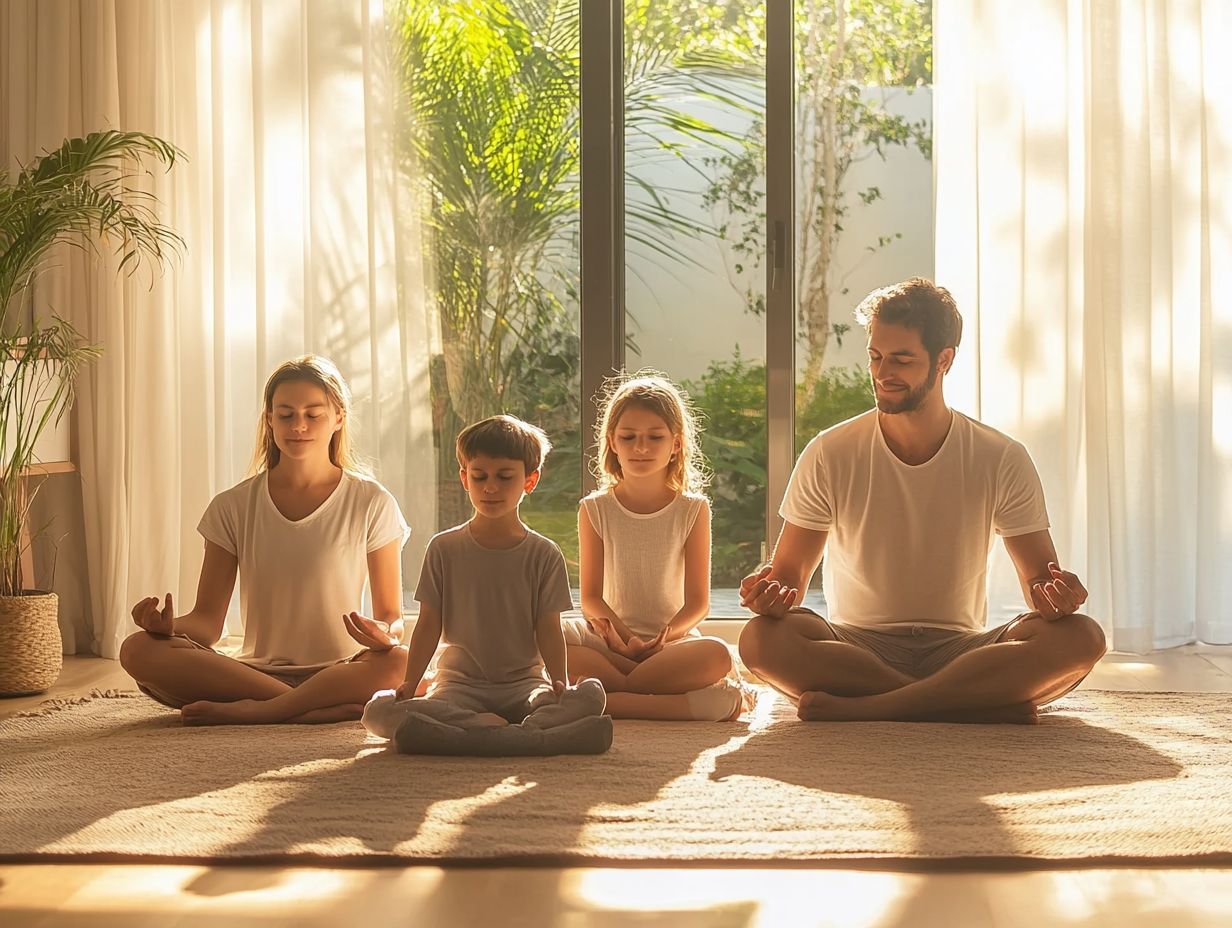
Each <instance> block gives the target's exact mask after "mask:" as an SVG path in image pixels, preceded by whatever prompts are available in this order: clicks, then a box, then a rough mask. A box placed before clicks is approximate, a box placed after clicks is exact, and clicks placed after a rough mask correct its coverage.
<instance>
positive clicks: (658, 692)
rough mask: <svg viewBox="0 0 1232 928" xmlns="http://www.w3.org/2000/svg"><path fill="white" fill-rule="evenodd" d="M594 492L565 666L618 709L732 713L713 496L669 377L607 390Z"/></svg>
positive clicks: (633, 714) (581, 524) (637, 714)
mask: <svg viewBox="0 0 1232 928" xmlns="http://www.w3.org/2000/svg"><path fill="white" fill-rule="evenodd" d="M597 431H598V446H599V454H598V459H597V462H596V471H597V474H596V476H597V478H598V482H599V489H598V490H597V491H596V492H594V493H592V494H591V495H590V496H587V497H586V498H585V499H583V500H582V504H581V507H580V509H579V510H578V541H579V546H578V555H579V561H580V565H581V599H582V613H583V615H584V616H585V618H584V619H569V620H567V621H566V623H565V640H566V641H567V642H568V644H569V666H570V668H571V671H572V673H573V675H575V676H577V677H595V678H597V679H599V680H601V681H602V682H603V686H604V688H605V689H606V690H607V693H608V702H607V708H608V712H609V713H611V715H612V716H613V717H615V718H641V719H699V720H708V721H722V720H726V719H734V718H735V717H736V716H738V715H739V714H740V712H741V711H742V710H743V708H744V704H743V697H744V694H745V690H744V689H743V687H742V686H741V685H740V683H739V678H738V677H737V676H736V675H735V674H734V673H733V671H732V658H731V654H730V652H729V651H728V649H727V645H726V643H724V642H723V641H722V640H720V639H718V638H707V637H703V636H702V635H701V634H700V633H699V632H698V630H697V626H698V623H700V622H701V621H702V619H704V618H705V617H706V615H707V613H708V612H709V610H710V504H709V503H708V502H707V500H706V497H705V496H703V495H702V493H701V489H702V487H703V486H704V483H705V481H704V478H703V474H702V468H701V454H700V452H699V450H698V447H697V426H696V423H695V422H694V419H693V416H692V413H691V412H690V410H689V408H688V406H687V405H686V403H685V400H684V398H683V397H682V396H681V393H680V391H679V390H678V389H677V388H676V386H675V385H674V384H672V383H671V381H669V380H667V379H666V378H665V377H663V376H660V375H657V374H653V373H651V374H646V375H642V374H638V375H635V376H633V377H632V378H631V379H625V380H623V381H618V382H616V384H615V385H614V386H613V388H612V389H611V392H610V394H609V396H608V397H607V400H606V402H605V403H604V404H603V409H602V414H601V416H600V420H599V426H598V429H597Z"/></svg>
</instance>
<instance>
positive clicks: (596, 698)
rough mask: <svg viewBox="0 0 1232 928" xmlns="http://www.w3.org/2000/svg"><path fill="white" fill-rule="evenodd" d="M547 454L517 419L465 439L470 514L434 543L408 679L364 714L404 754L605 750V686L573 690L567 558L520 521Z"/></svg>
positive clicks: (419, 591)
mask: <svg viewBox="0 0 1232 928" xmlns="http://www.w3.org/2000/svg"><path fill="white" fill-rule="evenodd" d="M551 447H552V446H551V443H550V442H549V441H548V438H547V435H545V434H544V432H543V431H542V430H541V429H539V428H537V427H535V426H533V425H530V424H528V423H526V422H522V421H521V420H520V419H515V418H513V417H512V416H493V417H491V418H488V419H484V420H483V421H482V422H477V423H475V424H474V425H471V426H468V427H467V428H465V429H463V431H462V432H461V434H459V435H458V440H457V447H456V451H457V458H458V465H459V467H460V471H459V475H460V477H461V479H462V486H463V487H464V488H465V489H466V492H467V494H468V495H469V497H470V501H471V505H472V506H473V507H474V509H475V514H474V515H473V516H472V517H471V519H470V520H469V521H467V522H465V523H463V524H462V525H459V526H456V527H454V528H451V529H448V530H446V531H443V532H440V533H439V534H437V535H435V536H434V537H433V538H432V540H431V542H429V544H428V551H427V554H426V555H425V557H424V565H423V571H422V572H421V574H420V577H419V583H418V584H417V586H416V588H415V598H416V599H417V600H418V601H419V604H420V611H419V620H418V621H417V622H416V623H415V631H414V634H413V635H412V636H411V646H410V652H409V654H408V656H407V662H406V677H405V680H404V681H403V683H402V685H401V686H399V687H398V689H397V691H396V692H391V691H389V690H385V691H383V692H381V693H378V694H377V695H376V696H374V697H373V698H372V700H371V701H370V702H369V703H368V705H367V707H366V708H365V710H364V717H363V723H364V726H365V727H366V728H367V729H368V730H369V731H370V732H372V733H373V734H376V735H379V736H381V737H384V738H393V740H394V743H395V745H396V747H397V749H398V750H399V751H401V752H403V753H406V754H412V753H416V754H482V755H495V754H562V753H602V752H603V751H606V750H607V749H608V747H609V746H610V745H611V738H612V723H611V719H610V718H608V717H606V716H604V715H603V709H604V706H605V703H606V696H605V694H604V692H603V686H602V684H600V683H599V681H598V680H583V681H581V682H580V683H579V684H578V685H577V686H576V687H574V688H569V687H568V686H567V685H566V681H567V675H566V666H565V663H566V651H565V640H564V635H563V633H562V632H561V628H560V614H561V612H562V611H564V610H566V609H570V608H572V607H573V598H572V596H571V594H570V592H569V581H568V575H567V574H566V572H565V559H564V557H563V556H562V555H561V553H560V548H558V547H557V546H556V544H555V542H553V541H551V540H549V539H547V538H545V537H544V536H542V535H540V534H539V533H538V532H535V531H533V530H532V529H530V528H528V527H527V526H526V525H525V523H523V522H522V520H521V518H520V517H519V512H518V507H519V506H520V505H521V502H522V500H523V499H524V498H525V496H526V494H527V493H530V492H531V491H533V490H534V488H535V485H536V484H537V483H538V482H539V476H540V470H541V468H542V465H543V459H544V457H546V455H547V453H548V451H549V450H551ZM442 636H443V637H444V641H445V645H446V648H445V650H444V652H443V653H442V654H441V658H440V660H439V662H438V664H437V675H436V679H435V681H434V682H433V685H432V687H431V688H430V689H429V691H428V694H427V696H425V697H423V698H419V699H415V698H411V697H413V696H414V694H415V688H416V687H417V686H418V685H419V682H420V680H421V679H422V678H423V675H424V672H425V671H426V669H427V667H428V662H429V661H430V660H431V658H432V655H433V653H434V652H435V651H436V646H437V644H438V642H439V641H440V640H441V638H442ZM545 670H546V672H547V677H546V679H545V677H544V671H545Z"/></svg>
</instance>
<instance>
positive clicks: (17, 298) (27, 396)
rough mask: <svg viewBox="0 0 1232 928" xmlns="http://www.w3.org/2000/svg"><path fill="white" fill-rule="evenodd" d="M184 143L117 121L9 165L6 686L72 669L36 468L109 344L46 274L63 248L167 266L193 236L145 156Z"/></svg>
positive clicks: (3, 380) (3, 200) (2, 339)
mask: <svg viewBox="0 0 1232 928" xmlns="http://www.w3.org/2000/svg"><path fill="white" fill-rule="evenodd" d="M178 156H179V151H178V150H177V149H176V148H175V147H174V146H173V145H171V144H169V143H167V142H165V141H163V140H162V139H159V138H157V137H155V136H151V135H147V134H145V133H140V132H118V131H115V130H107V131H104V132H93V133H91V134H89V135H87V136H85V137H84V138H73V139H66V140H65V141H64V143H63V144H62V145H61V146H60V147H59V148H57V149H56V150H55V151H51V152H47V153H46V154H44V155H42V156H41V157H38V158H35V159H34V160H33V161H32V162H31V163H30V164H28V165H25V166H23V167H22V168H21V170H20V171H19V172H18V173H17V176H16V178H14V179H12V180H10V178H9V173H8V172H7V171H5V170H3V169H0V360H2V361H3V364H0V695H16V694H17V693H30V692H41V691H43V690H45V689H47V687H49V686H51V684H52V683H54V682H55V681H56V678H57V677H58V676H59V672H60V667H61V666H62V662H63V657H62V645H61V641H60V627H59V622H58V614H57V613H58V600H57V597H56V596H55V594H54V593H46V592H43V591H37V590H31V589H30V587H32V586H34V585H35V579H34V578H33V577H29V576H23V569H22V563H21V558H22V554H23V552H25V551H27V549H28V547H29V545H30V543H31V539H32V536H35V535H37V534H38V532H37V531H31V530H30V503H31V501H32V500H33V497H34V495H35V494H37V492H38V487H37V486H35V487H34V488H33V489H28V488H27V485H26V477H27V474H29V473H30V469H31V466H32V465H35V464H37V463H38V448H39V447H41V446H40V445H39V439H40V437H41V436H42V435H43V434H45V432H46V431H47V430H48V428H49V427H50V426H53V425H54V424H55V423H57V422H59V421H61V420H62V419H63V417H64V414H65V413H66V412H67V411H68V410H69V409H70V408H71V407H72V403H73V391H74V386H75V384H76V379H77V374H78V371H79V370H80V369H81V367H82V365H84V364H87V363H89V362H90V361H92V360H93V359H94V358H95V357H96V356H97V355H98V353H99V348H98V347H96V346H93V345H87V344H84V343H83V341H82V339H81V337H80V335H79V333H78V332H77V330H76V329H75V328H74V327H73V326H72V325H71V324H70V323H69V322H67V321H66V320H64V319H61V318H59V317H58V316H56V315H55V314H54V313H46V312H40V311H39V309H38V308H37V307H36V305H35V303H34V300H33V292H34V283H35V280H36V279H37V277H38V275H39V274H40V273H41V272H42V271H44V270H45V269H46V268H47V267H48V261H47V258H48V256H49V253H50V251H51V249H52V246H54V245H56V244H59V243H68V244H72V245H76V246H78V247H81V248H83V249H85V250H86V251H90V252H97V251H98V250H99V249H100V248H109V249H112V250H114V252H115V254H116V255H117V256H118V257H119V258H120V261H119V267H120V269H121V270H127V271H129V272H131V271H133V270H134V269H135V268H136V267H137V266H138V265H139V264H140V263H141V262H142V260H143V259H149V260H151V261H152V262H154V263H158V264H161V263H162V262H163V261H164V259H166V258H167V257H168V256H169V253H170V252H171V251H178V250H179V249H180V248H181V247H182V246H183V240H182V239H181V238H180V237H179V236H178V235H177V234H176V233H175V232H174V231H173V230H171V229H170V228H168V227H167V226H165V225H163V224H162V223H161V222H160V221H159V218H158V216H157V214H156V213H155V212H154V209H153V206H154V204H155V203H156V200H155V198H154V197H153V195H151V194H150V193H149V192H148V191H146V190H144V189H143V188H142V183H141V177H142V176H143V175H144V173H145V171H144V170H142V168H143V161H145V160H148V159H153V160H156V161H160V162H162V163H163V164H165V165H166V166H167V168H168V169H170V167H171V166H172V165H173V164H174V163H175V159H176V158H177V157H178Z"/></svg>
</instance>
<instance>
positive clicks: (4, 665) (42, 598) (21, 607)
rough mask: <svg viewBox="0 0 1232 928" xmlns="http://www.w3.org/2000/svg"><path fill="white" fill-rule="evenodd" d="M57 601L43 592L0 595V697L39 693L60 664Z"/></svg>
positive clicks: (52, 594)
mask: <svg viewBox="0 0 1232 928" xmlns="http://www.w3.org/2000/svg"><path fill="white" fill-rule="evenodd" d="M62 651H63V646H62V644H61V642H60V622H59V600H58V598H57V597H56V594H55V593H49V592H47V591H45V590H22V594H21V595H20V596H0V696H29V695H31V694H32V693H41V692H43V691H44V690H46V689H47V688H48V687H49V686H51V685H52V684H53V683H55V682H56V680H57V679H58V678H59V676H60V668H61V667H62V666H63V664H64V656H63V653H62Z"/></svg>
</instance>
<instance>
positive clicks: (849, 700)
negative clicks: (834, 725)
mask: <svg viewBox="0 0 1232 928" xmlns="http://www.w3.org/2000/svg"><path fill="white" fill-rule="evenodd" d="M858 698H859V697H851V696H832V695H831V694H829V693H826V692H823V691H822V690H813V691H811V692H807V693H801V694H800V698H799V699H798V700H796V715H797V716H799V717H800V718H801V719H803V720H804V721H806V722H856V721H861V720H865V721H869V720H871V719H870V717H869V716H865V715H862V714H861V713H859V712H858V711H856V710H857V709H858V706H857V705H856V703H857V700H858Z"/></svg>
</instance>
